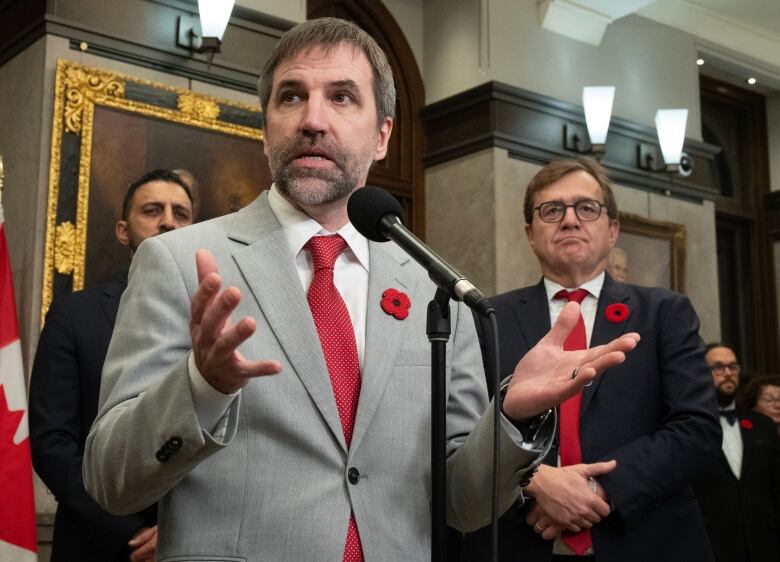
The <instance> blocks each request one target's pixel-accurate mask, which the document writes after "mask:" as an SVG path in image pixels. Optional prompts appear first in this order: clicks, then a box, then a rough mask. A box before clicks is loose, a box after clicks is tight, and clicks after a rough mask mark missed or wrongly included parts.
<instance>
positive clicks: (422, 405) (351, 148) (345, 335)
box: [84, 18, 638, 562]
mask: <svg viewBox="0 0 780 562" xmlns="http://www.w3.org/2000/svg"><path fill="white" fill-rule="evenodd" d="M259 89H260V99H261V104H262V107H263V109H264V112H265V142H266V144H265V150H266V154H267V155H268V159H269V164H270V168H271V172H272V177H273V180H274V186H273V187H272V188H271V189H270V190H269V192H268V193H264V194H263V195H261V196H260V197H259V198H258V199H257V200H256V201H254V202H253V203H252V204H250V205H249V206H247V207H246V208H244V209H242V210H241V211H239V212H237V213H235V214H232V215H229V216H226V217H222V218H218V219H215V220H212V221H207V222H205V223H201V224H200V225H196V226H195V227H193V228H191V229H188V232H187V233H186V234H185V235H184V236H176V235H173V236H160V237H157V238H155V239H153V240H149V241H147V242H145V243H144V244H143V245H142V247H141V248H140V249H139V251H138V253H137V254H136V256H135V259H134V262H133V265H132V269H131V273H130V280H129V285H128V288H127V290H126V292H125V294H124V296H123V299H122V305H121V308H120V311H119V317H118V319H117V325H116V329H115V331H114V338H113V340H112V342H111V346H110V349H109V354H108V358H107V361H106V366H105V369H104V373H103V375H104V382H103V387H102V391H101V410H100V412H99V414H98V418H97V419H96V421H95V424H94V425H93V427H92V430H91V432H90V435H89V438H88V441H87V447H86V455H85V461H84V471H85V480H86V483H87V488H88V490H89V492H90V493H91V494H92V495H93V496H94V497H95V499H96V500H97V501H98V502H99V503H100V504H101V505H103V506H105V508H106V509H108V510H110V511H113V512H115V513H129V512H133V511H137V510H138V509H139V508H141V507H143V506H147V505H149V504H151V503H153V502H157V501H160V502H161V503H160V512H159V536H158V560H161V561H173V560H177V561H180V560H202V561H205V560H220V561H261V560H263V561H265V560H289V561H295V562H300V561H305V560H333V561H338V560H369V561H374V560H375V561H386V560H427V559H428V558H429V551H430V530H429V526H430V507H429V502H430V499H429V498H430V483H429V482H430V459H429V453H428V451H429V440H430V423H429V408H428V404H429V392H430V383H429V365H430V362H429V361H430V354H429V351H428V348H427V342H426V336H425V320H424V317H425V316H424V309H425V306H424V304H423V303H424V302H426V301H427V299H428V298H430V297H431V296H432V295H433V293H434V291H435V287H434V286H433V284H432V283H431V282H430V281H429V280H428V279H427V276H426V274H425V271H424V270H423V269H422V268H421V267H419V266H418V265H416V264H415V263H413V262H411V261H410V259H409V258H408V257H407V256H406V255H405V254H404V253H403V252H402V251H401V250H400V248H398V247H397V246H395V245H394V244H385V245H378V244H373V243H370V242H368V241H367V240H366V239H365V238H363V237H362V236H361V235H359V234H358V233H357V232H356V231H355V229H354V227H353V226H352V225H351V224H350V223H349V221H348V218H347V213H346V200H347V198H348V196H349V195H350V194H351V193H352V192H353V191H354V190H355V189H356V188H358V187H359V186H362V185H364V184H365V181H366V178H367V175H368V170H369V168H370V166H371V164H372V163H373V162H374V161H376V160H380V159H382V158H384V156H385V153H386V150H387V142H388V139H389V137H390V133H391V130H392V125H393V114H394V107H395V90H394V87H393V82H392V75H391V73H390V69H389V66H388V64H387V60H386V58H385V55H384V53H382V51H381V49H380V48H379V47H378V45H377V44H376V43H375V42H374V41H373V40H372V39H371V38H370V37H369V36H368V35H367V34H365V33H364V32H363V31H361V30H360V29H359V28H358V27H356V26H355V25H353V24H350V23H347V22H344V21H341V20H337V19H332V18H325V19H322V20H312V21H308V22H305V23H303V24H300V25H299V26H297V27H295V28H294V29H293V30H291V31H290V32H288V33H287V34H286V35H285V36H284V37H283V38H282V39H281V41H280V43H279V44H278V46H277V48H276V49H275V51H274V53H273V54H272V55H271V58H270V59H269V61H268V62H267V64H266V66H265V69H264V71H263V75H262V77H261V80H260V85H259ZM323 237H330V241H329V242H332V241H333V239H334V238H335V237H340V238H339V239H338V240H337V242H338V243H339V244H343V246H344V248H343V251H340V253H336V257H335V263H333V262H331V264H330V266H323V267H320V266H319V265H316V262H317V260H318V259H319V258H318V257H317V256H314V257H312V256H313V254H315V253H316V252H317V251H318V250H316V248H317V247H319V244H320V243H321V242H322V238H323ZM315 239H316V240H315ZM342 239H343V240H342ZM329 242H328V243H329ZM204 248H207V249H204ZM196 254H197V255H196ZM193 257H195V259H194V260H193ZM328 269H330V274H329V275H330V277H329V279H330V280H329V283H330V287H329V289H328V290H332V291H334V292H331V293H329V294H330V295H332V296H331V297H328V298H324V299H323V298H319V297H317V296H314V297H313V296H312V291H315V285H317V289H316V291H319V290H320V285H321V283H322V282H323V281H322V279H323V277H322V271H323V270H325V271H328ZM327 276H328V274H326V275H325V277H327ZM222 287H227V288H226V289H225V290H222V291H221V288H222ZM334 287H335V288H334ZM391 288H393V289H396V290H397V291H398V294H397V295H396V296H398V299H397V300H398V301H399V302H401V303H402V304H403V305H404V306H401V308H402V309H403V310H402V311H399V310H397V309H394V308H392V307H386V310H385V309H383V308H382V307H381V305H380V303H381V301H382V299H383V295H384V294H385V293H386V291H387V289H391ZM220 291H221V292H220ZM307 291H308V292H309V295H308V301H309V302H307ZM400 293H403V294H405V295H406V298H403V297H402V296H401V295H400ZM318 294H319V293H318ZM323 300H324V301H326V303H325V304H327V305H333V307H337V308H339V310H341V311H342V313H340V314H338V315H337V316H338V317H337V318H331V317H329V318H330V319H329V320H328V321H327V322H325V323H324V324H323V323H322V322H321V316H320V315H321V314H323V312H322V311H321V306H320V305H322V304H323V303H322V301H323ZM409 303H410V304H411V307H408V306H405V305H406V304H409ZM310 306H311V307H310ZM315 311H316V312H315ZM347 313H348V314H347ZM451 313H452V314H451V317H452V324H453V335H452V345H451V346H450V351H449V354H448V361H447V381H446V382H447V389H448V402H447V404H448V406H447V412H448V417H447V431H448V445H447V447H448V461H447V471H448V477H449V479H448V522H449V523H450V524H451V525H453V526H455V527H457V528H459V529H461V530H468V529H473V528H477V527H479V526H482V525H484V524H486V523H487V522H488V520H489V511H490V509H489V507H490V493H489V490H490V480H489V475H490V467H489V462H487V461H486V459H488V458H490V446H491V442H492V437H493V432H492V425H491V418H492V408H489V407H488V404H487V397H486V390H485V383H484V379H483V374H482V367H481V360H480V352H479V347H478V344H477V340H476V333H475V327H474V322H473V319H472V316H471V314H470V313H468V311H467V310H466V309H464V308H463V306H461V305H455V306H453V307H452V308H451ZM407 314H408V315H407ZM577 315H578V307H577V305H576V304H573V305H572V306H571V307H570V308H568V309H567V311H565V313H564V314H562V315H561V317H562V319H561V321H560V322H558V323H557V324H556V326H555V327H554V328H553V330H552V331H551V332H550V334H549V335H548V337H547V338H545V340H544V341H543V342H542V343H541V344H540V345H539V346H538V348H537V349H536V350H535V351H534V352H530V353H529V354H528V355H527V356H526V358H525V359H524V361H523V362H522V363H521V364H519V365H518V368H517V372H516V376H514V377H512V379H511V381H510V382H509V385H508V387H507V390H506V392H505V399H504V417H503V419H502V427H501V436H500V438H501V443H502V448H501V451H502V458H501V481H500V483H499V485H500V491H501V494H500V495H501V502H500V509H506V508H507V507H508V506H509V505H510V504H511V503H512V501H513V499H514V498H516V496H517V495H518V493H519V482H520V481H521V480H523V479H524V478H525V477H526V476H527V473H528V472H529V471H530V470H532V469H533V467H534V466H535V464H536V463H537V462H538V460H539V458H540V456H541V455H542V454H543V453H544V452H545V451H546V450H547V449H548V448H549V446H550V440H551V435H552V433H553V432H554V431H553V426H554V421H553V417H552V416H550V417H548V418H546V421H545V422H543V423H542V424H541V427H540V428H539V429H538V430H537V431H534V432H529V431H526V430H527V429H528V428H529V427H531V426H533V425H534V424H533V423H529V422H533V421H534V420H535V418H536V417H537V416H539V415H540V414H541V415H542V417H544V412H545V411H547V410H548V409H549V408H550V407H552V406H553V405H554V404H555V403H557V402H559V401H560V400H562V399H564V398H565V397H567V396H570V395H572V394H573V393H575V392H577V391H578V390H579V389H581V388H582V386H583V385H584V384H586V383H587V382H588V381H589V380H592V379H593V377H595V376H596V374H597V373H598V372H601V371H603V370H604V369H606V368H608V367H610V366H613V365H615V364H617V363H619V362H620V361H622V360H623V359H624V357H625V355H624V354H625V352H627V351H629V350H630V349H632V348H633V347H634V346H635V345H636V342H637V340H638V336H637V335H636V334H631V335H627V336H624V337H623V338H621V339H618V340H615V341H614V342H612V343H610V344H609V345H607V346H603V347H601V348H598V349H591V350H587V351H584V352H568V353H567V352H563V351H562V349H561V346H562V342H563V340H564V339H565V337H566V334H568V332H569V331H571V329H572V328H573V326H574V324H575V323H576V318H577ZM231 316H232V317H234V318H240V320H238V321H237V322H235V323H234V322H232V321H231V319H230V317H231ZM329 322H332V323H333V324H334V325H338V326H342V327H343V326H344V325H345V322H346V323H348V325H349V326H350V329H347V330H344V329H338V330H335V331H333V330H331V331H328V329H327V328H328V326H327V325H326V324H328V323H329ZM187 325H189V331H188V330H187V329H186V326H187ZM334 342H335V343H334ZM334 348H338V349H339V350H340V352H339V353H342V354H341V355H338V354H337V355H338V357H337V359H334ZM353 364H354V365H355V368H354V369H353V368H352V366H351V365H353ZM577 367H579V370H578V371H577V373H578V376H576V377H572V376H571V374H572V372H573V371H574V369H575V368H577ZM353 370H354V371H355V372H354V373H352V371H353ZM353 374H356V375H357V378H356V380H354V381H351V382H350V381H349V380H348V379H351V378H352V375H353ZM347 382H348V383H349V384H352V382H356V383H357V387H356V388H355V387H353V389H352V394H350V395H349V396H347V397H346V398H345V396H344V390H343V386H344V385H345V383H347ZM483 412H484V414H483ZM512 422H518V423H519V424H520V425H519V427H518V426H515V425H514V424H513V423H512Z"/></svg>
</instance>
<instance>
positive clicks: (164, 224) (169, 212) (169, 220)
mask: <svg viewBox="0 0 780 562" xmlns="http://www.w3.org/2000/svg"><path fill="white" fill-rule="evenodd" d="M175 228H176V221H174V220H173V209H172V208H170V207H166V208H165V209H164V210H163V212H162V215H161V220H160V231H161V232H169V231H171V230H174V229H175Z"/></svg>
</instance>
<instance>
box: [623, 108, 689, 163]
mask: <svg viewBox="0 0 780 562" xmlns="http://www.w3.org/2000/svg"><path fill="white" fill-rule="evenodd" d="M687 121H688V110H687V109H659V110H658V111H657V112H656V114H655V128H656V130H657V132H658V142H659V144H660V145H661V154H662V155H663V162H661V161H660V160H661V159H660V158H659V154H658V149H657V148H656V147H655V146H654V145H649V144H640V145H639V148H638V154H637V164H638V166H639V167H640V168H642V169H643V170H651V171H653V172H664V171H665V172H668V173H670V174H679V175H681V176H689V175H691V171H692V170H693V160H692V159H691V158H690V157H689V156H688V155H687V154H685V153H684V152H683V150H682V149H683V142H685V125H686V123H687ZM657 162H658V163H660V164H661V165H660V166H659V165H657V164H656V163H657Z"/></svg>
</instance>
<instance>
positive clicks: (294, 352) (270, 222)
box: [229, 193, 347, 451]
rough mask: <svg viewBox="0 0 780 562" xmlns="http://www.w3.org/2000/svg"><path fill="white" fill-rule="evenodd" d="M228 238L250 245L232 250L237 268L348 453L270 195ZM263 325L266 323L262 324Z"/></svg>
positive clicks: (245, 215)
mask: <svg viewBox="0 0 780 562" xmlns="http://www.w3.org/2000/svg"><path fill="white" fill-rule="evenodd" d="M229 237H230V238H231V239H233V240H236V241H238V242H243V243H245V244H247V246H243V247H241V248H239V249H238V250H237V251H235V252H234V253H233V259H234V261H235V262H236V266H237V267H238V269H239V270H240V271H241V274H242V276H243V278H244V280H245V281H246V283H247V285H248V286H249V290H250V291H251V292H252V295H253V296H254V298H255V299H256V300H257V303H258V305H259V306H260V309H261V310H262V312H263V314H264V315H265V318H266V320H267V321H268V324H269V327H270V328H271V330H272V331H273V333H274V335H275V336H276V338H277V339H278V341H279V344H280V345H281V347H282V349H283V350H284V353H285V355H286V356H287V359H288V360H289V361H290V364H291V365H292V367H293V369H294V370H295V373H296V375H297V376H298V377H299V378H300V379H301V382H302V383H303V385H304V387H305V388H306V391H307V392H308V393H309V395H310V396H311V398H312V400H313V401H314V403H315V405H316V407H317V408H318V409H319V411H320V413H321V414H322V416H323V418H324V419H325V421H326V423H327V424H328V427H330V430H331V431H332V432H333V434H334V436H335V437H336V439H337V440H338V442H339V443H340V444H341V447H342V448H343V449H344V451H346V450H347V447H346V443H345V441H344V432H343V430H342V428H341V421H340V420H339V415H338V410H337V409H336V400H335V398H334V396H333V388H332V386H331V383H330V377H329V375H328V368H327V366H326V365H325V356H324V355H323V353H322V347H321V345H320V340H319V337H318V336H317V330H316V328H315V326H314V320H313V319H312V316H311V311H310V310H309V305H308V303H307V301H306V295H305V294H304V292H303V287H301V283H300V280H299V277H298V272H297V270H296V269H295V264H294V262H293V259H292V256H291V255H290V250H289V247H288V245H287V239H286V237H285V236H284V231H283V230H282V227H281V225H280V224H279V221H278V220H277V219H276V216H275V215H274V214H273V211H271V207H270V205H269V204H268V196H267V193H263V194H262V195H261V196H260V197H259V198H258V199H257V200H256V201H255V202H254V203H252V204H251V205H249V206H248V207H245V208H244V209H242V210H241V211H239V216H237V217H236V221H235V223H234V226H233V229H232V230H231V232H230V234H229ZM258 329H259V330H262V329H264V327H263V326H259V327H258Z"/></svg>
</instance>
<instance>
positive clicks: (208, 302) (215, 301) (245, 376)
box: [190, 250, 282, 394]
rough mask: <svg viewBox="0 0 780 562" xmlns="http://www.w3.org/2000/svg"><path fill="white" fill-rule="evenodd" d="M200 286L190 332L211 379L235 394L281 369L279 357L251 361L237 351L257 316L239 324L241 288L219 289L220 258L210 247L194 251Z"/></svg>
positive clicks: (199, 361) (205, 375) (199, 360)
mask: <svg viewBox="0 0 780 562" xmlns="http://www.w3.org/2000/svg"><path fill="white" fill-rule="evenodd" d="M195 265H196V267H197V270H198V290H197V291H195V294H194V295H193V296H192V301H191V305H190V308H191V316H190V336H191V338H192V352H193V354H194V356H195V365H196V366H197V367H198V370H199V371H200V374H201V375H202V376H203V378H204V379H206V381H208V383H209V384H210V385H211V386H213V387H214V388H215V389H217V390H218V391H220V392H222V393H224V394H232V393H234V392H236V391H237V390H239V389H240V388H242V387H243V386H244V385H246V383H247V382H249V379H250V378H254V377H262V376H265V375H275V374H277V373H280V372H281V371H282V365H281V364H280V363H279V362H278V361H268V360H260V361H249V360H247V359H246V358H244V356H243V355H241V353H239V352H238V346H239V345H241V344H242V343H243V342H244V341H246V340H247V339H248V338H249V337H250V336H251V335H252V334H253V333H254V332H255V329H256V328H257V323H256V322H255V320H254V318H251V317H249V316H246V317H244V318H242V319H241V320H240V321H239V322H238V323H237V324H233V323H232V322H231V321H230V314H231V313H232V312H233V311H234V310H235V309H236V307H237V306H238V303H239V302H241V291H239V290H238V288H236V287H228V288H227V289H225V290H224V291H222V293H220V292H219V290H220V287H221V286H222V280H221V278H220V276H219V270H218V268H217V262H216V260H215V259H214V256H213V254H212V253H211V252H209V251H208V250H198V251H197V253H196V254H195Z"/></svg>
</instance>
